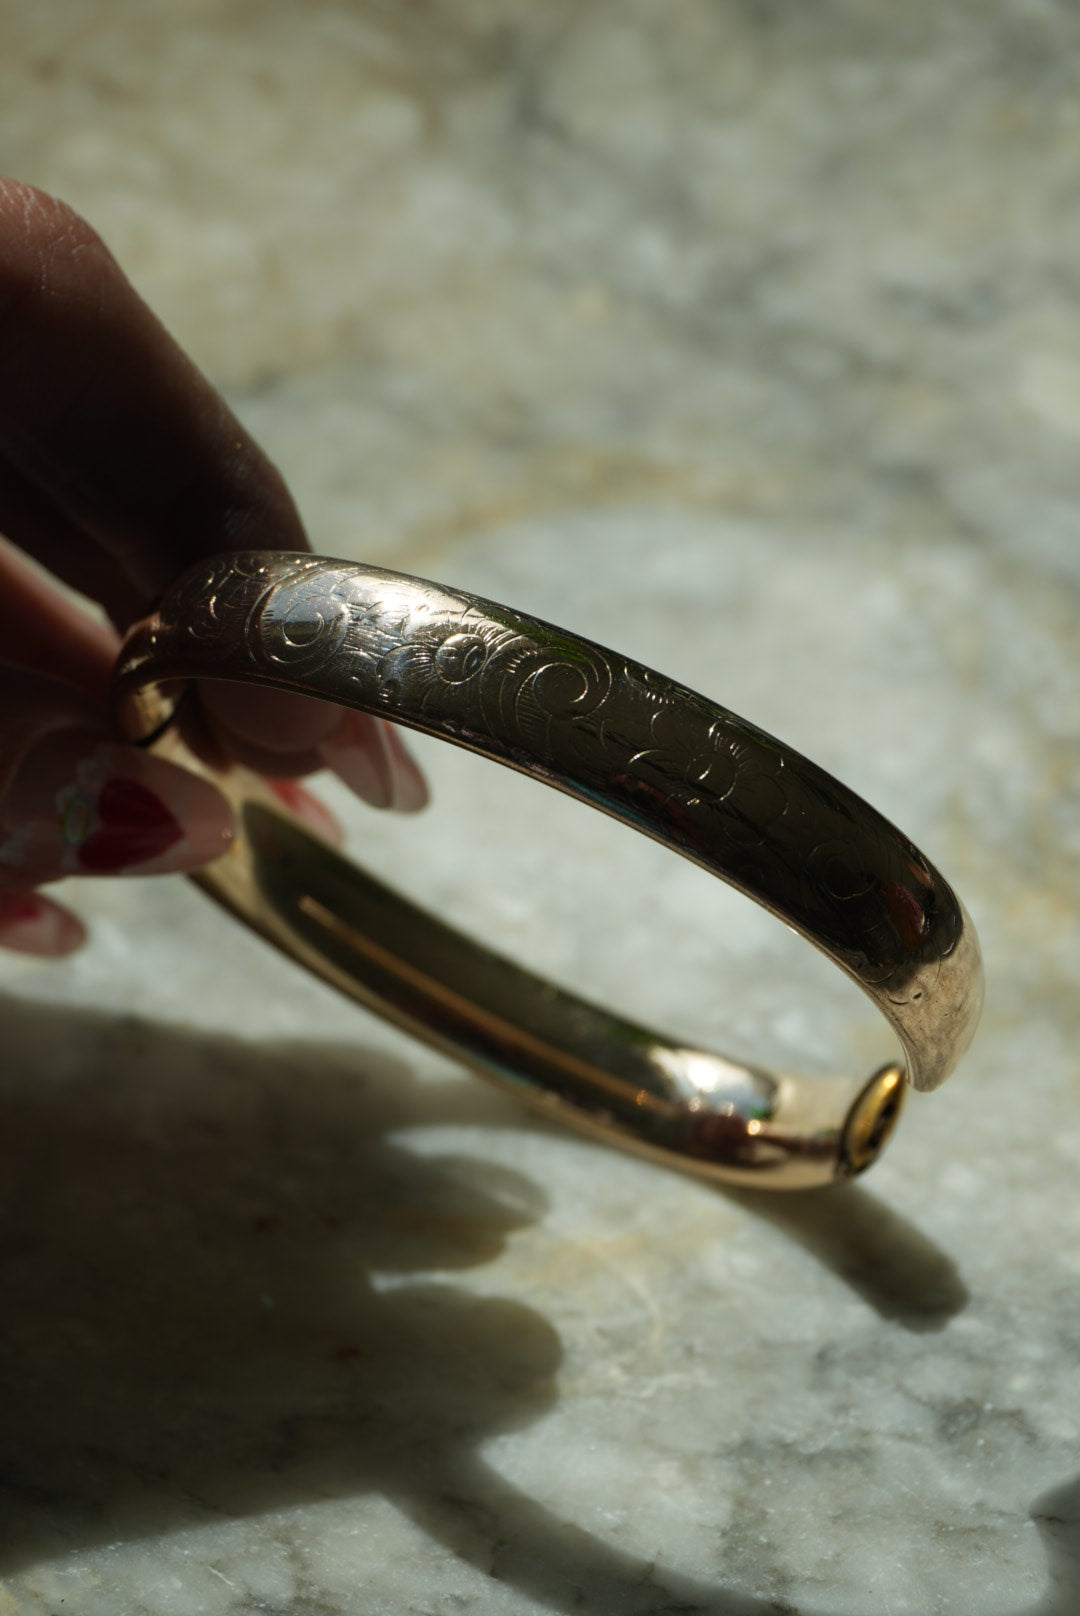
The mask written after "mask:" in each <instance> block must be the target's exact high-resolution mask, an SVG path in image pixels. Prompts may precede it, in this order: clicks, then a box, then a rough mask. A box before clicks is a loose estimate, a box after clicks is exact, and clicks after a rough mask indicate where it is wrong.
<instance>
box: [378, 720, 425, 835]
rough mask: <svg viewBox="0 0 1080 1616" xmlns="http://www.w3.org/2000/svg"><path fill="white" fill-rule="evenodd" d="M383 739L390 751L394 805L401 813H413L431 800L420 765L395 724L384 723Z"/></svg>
mask: <svg viewBox="0 0 1080 1616" xmlns="http://www.w3.org/2000/svg"><path fill="white" fill-rule="evenodd" d="M382 736H383V740H384V741H385V743H386V745H387V748H388V749H389V752H390V763H391V767H392V769H393V776H394V807H395V808H396V809H397V810H398V811H399V813H403V814H415V813H417V812H418V811H419V810H420V809H421V808H426V807H427V805H428V803H429V802H430V800H431V793H430V792H429V791H428V784H427V781H426V780H425V779H424V776H423V774H422V773H421V771H420V765H419V764H418V763H417V761H416V759H415V758H414V757H413V755H412V753H411V752H410V751H409V748H408V747H407V746H406V744H405V742H404V741H403V740H402V738H401V731H400V730H399V729H398V728H397V725H396V724H384V725H383V730H382Z"/></svg>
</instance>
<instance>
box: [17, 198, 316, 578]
mask: <svg viewBox="0 0 1080 1616" xmlns="http://www.w3.org/2000/svg"><path fill="white" fill-rule="evenodd" d="M0 353H2V354H3V356H4V375H3V386H2V387H0V491H2V489H3V486H4V482H5V479H6V481H7V484H8V486H9V488H10V489H11V490H12V499H13V501H14V502H15V503H16V504H18V505H20V507H21V508H23V509H25V508H27V507H28V506H29V505H32V506H33V508H34V512H35V518H34V520H32V521H30V522H29V523H28V524H27V525H26V528H25V530H24V531H21V532H12V533H10V534H9V537H12V538H14V539H15V540H16V542H18V543H19V544H21V545H22V546H23V547H24V548H26V549H27V550H29V551H30V552H31V553H32V554H36V555H38V556H39V557H40V559H42V560H44V561H45V562H46V564H47V565H48V566H50V567H51V568H52V570H54V571H56V572H58V573H59V574H60V575H61V576H62V577H64V578H65V580H66V581H67V582H70V583H74V584H75V586H76V587H78V588H80V589H82V590H84V591H85V590H86V589H87V582H86V580H87V577H88V575H89V576H90V577H91V578H92V577H93V575H94V571H95V569H94V568H93V567H90V568H88V566H87V557H86V555H85V554H79V553H77V551H78V549H79V547H80V546H86V547H88V548H91V547H92V548H93V549H96V551H97V552H98V553H99V556H100V561H101V588H100V590H95V591H94V593H95V595H96V598H98V599H99V600H100V601H101V602H102V603H103V604H105V605H109V604H110V603H111V602H112V601H114V600H115V599H116V598H117V591H116V589H115V588H111V587H110V585H109V574H110V572H111V571H113V570H114V569H115V571H117V572H118V573H119V574H120V575H121V576H122V578H123V580H124V581H125V583H126V584H127V585H128V586H130V587H129V589H127V590H125V591H123V593H124V595H125V596H132V595H133V596H134V598H137V599H140V600H141V601H143V602H144V603H145V604H146V605H147V606H148V605H149V604H150V603H151V602H152V601H153V600H154V598H155V597H156V596H157V595H158V594H159V592H160V591H161V590H162V589H163V588H164V586H165V585H166V584H167V583H168V582H169V581H170V580H171V579H172V578H173V577H175V576H176V574H177V573H178V572H179V571H181V570H182V569H183V568H184V567H186V566H188V565H190V564H191V563H192V562H194V561H197V560H198V559H199V558H200V557H201V556H204V555H211V554H214V553H215V552H217V551H220V550H228V549H246V548H251V547H260V546H262V547H268V548H275V549H281V548H284V549H306V548H307V540H306V538H305V536H304V531H303V527H302V525H301V522H300V518H299V515H298V514H297V511H296V507H295V506H294V504H293V502H292V498H291V496H290V495H289V492H288V490H287V488H286V487H285V483H284V481H283V479H282V477H281V475H280V473H279V472H278V471H277V469H276V467H275V466H274V465H273V463H272V462H271V461H270V460H268V459H267V457H266V456H265V455H264V454H263V452H262V450H261V449H259V447H258V445H257V444H256V443H255V442H254V441H253V439H252V438H251V437H250V436H249V434H248V433H247V432H246V431H245V430H244V428H243V427H242V426H241V425H240V423H239V422H238V421H237V419H236V417H235V416H234V415H233V414H232V412H231V410H229V408H228V406H227V405H226V404H225V402H224V400H223V399H222V398H221V397H220V395H219V394H218V393H217V391H216V390H215V389H214V388H213V387H212V386H211V385H210V383H209V382H208V381H207V380H206V378H205V377H204V376H203V375H202V374H201V373H200V372H199V370H198V369H197V368H196V366H195V365H194V364H193V363H192V362H191V360H190V359H188V357H187V355H186V354H185V353H184V352H183V351H182V349H181V348H179V347H178V345H177V344H176V343H175V342H174V341H173V339H172V337H170V335H169V334H168V332H167V331H166V330H165V328H164V326H163V325H162V324H161V322H160V321H159V320H158V319H157V318H156V316H155V315H154V314H153V313H152V312H151V311H150V309H149V308H148V307H147V306H146V304H145V303H144V302H143V300H142V299H141V298H140V297H139V295H138V293H137V292H136V291H135V289H134V287H133V286H132V285H131V283H130V281H129V280H128V279H127V277H126V276H125V275H124V273H123V272H122V270H121V269H120V267H119V265H118V264H117V263H116V260H115V259H114V258H113V257H112V254H111V253H110V252H109V251H108V249H107V247H106V246H105V244H104V243H103V242H102V240H101V238H100V237H99V236H98V235H97V233H96V232H95V231H94V230H93V229H92V228H91V226H90V225H89V224H87V222H86V221H85V220H84V219H82V218H81V217H80V216H79V214H77V213H76V212H75V211H74V210H73V209H71V208H70V207H68V206H67V205H66V204H65V203H63V202H60V201H58V200H57V199H56V198H54V197H51V196H47V195H46V194H45V193H43V192H41V191H38V190H36V189H35V188H34V187H32V186H28V185H23V184H20V183H18V182H15V181H11V180H3V179H0ZM27 490H30V491H32V492H33V494H34V495H35V496H36V497H35V498H34V499H33V500H32V501H31V500H29V499H28V497H27ZM17 496H18V497H17ZM50 508H51V509H52V510H53V511H54V512H55V516H56V521H57V523H58V524H60V525H62V526H63V528H64V530H65V533H66V535H67V542H66V543H65V544H64V545H62V546H57V545H56V544H55V543H53V542H51V535H50V534H49V533H48V532H47V531H46V529H47V528H48V526H49V510H50Z"/></svg>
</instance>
